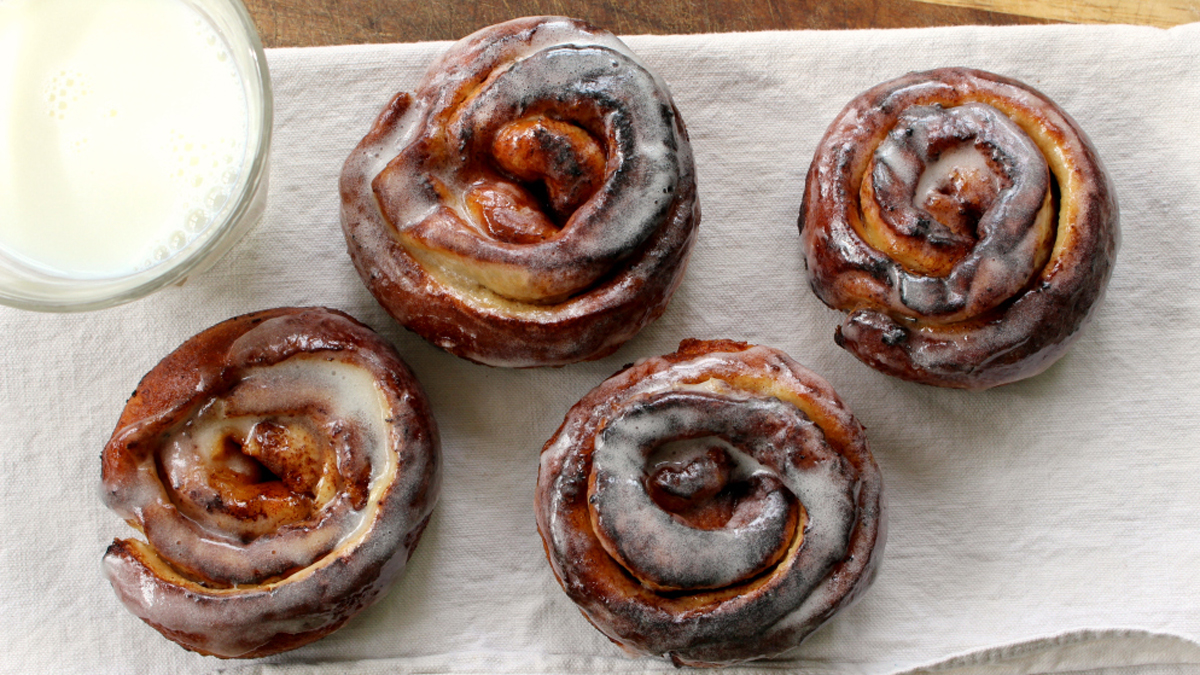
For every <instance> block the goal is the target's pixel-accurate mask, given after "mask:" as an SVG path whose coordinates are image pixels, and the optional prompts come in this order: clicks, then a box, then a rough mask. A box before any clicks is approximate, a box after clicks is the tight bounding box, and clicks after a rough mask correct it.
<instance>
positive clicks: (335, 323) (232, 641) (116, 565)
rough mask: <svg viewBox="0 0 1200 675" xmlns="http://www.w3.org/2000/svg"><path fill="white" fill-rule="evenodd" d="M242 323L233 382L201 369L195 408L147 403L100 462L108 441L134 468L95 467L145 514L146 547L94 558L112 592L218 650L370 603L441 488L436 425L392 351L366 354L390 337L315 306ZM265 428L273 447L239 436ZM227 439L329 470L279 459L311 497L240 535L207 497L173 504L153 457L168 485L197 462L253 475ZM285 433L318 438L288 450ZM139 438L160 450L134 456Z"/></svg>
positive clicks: (111, 497) (124, 502) (115, 493)
mask: <svg viewBox="0 0 1200 675" xmlns="http://www.w3.org/2000/svg"><path fill="white" fill-rule="evenodd" d="M238 320H245V319H244V318H240V319H235V320H233V321H238ZM259 321H262V322H261V323H259ZM252 324H253V325H255V326H256V327H254V328H252V329H250V330H248V331H246V332H245V333H243V334H241V336H240V337H238V339H237V340H235V341H234V342H233V343H232V346H231V347H230V349H229V351H230V353H232V354H233V355H234V357H233V358H232V359H231V361H226V362H225V363H226V365H227V367H228V364H229V363H231V362H232V363H235V364H238V365H240V366H241V368H239V369H237V370H236V374H237V378H236V379H235V380H232V381H228V382H226V381H225V380H221V381H220V382H218V380H217V378H216V377H215V373H216V372H229V371H220V370H219V369H213V370H212V371H209V370H204V369H201V370H199V371H198V372H197V373H196V375H195V376H196V380H197V383H196V391H197V392H198V394H199V398H197V399H193V400H192V402H191V403H189V405H190V410H189V409H186V408H168V409H166V410H157V411H151V414H152V415H153V416H152V417H150V418H145V419H135V420H134V421H133V423H132V424H131V426H130V427H127V428H126V429H124V430H119V431H118V432H117V433H116V434H114V439H113V441H110V447H109V448H106V457H107V455H108V453H109V450H110V449H112V448H117V449H118V450H115V451H114V452H118V453H120V454H115V455H113V457H112V458H109V459H106V462H108V461H110V460H111V461H113V462H121V461H126V460H133V459H135V458H136V464H135V465H133V466H131V467H129V466H126V465H125V464H121V465H120V467H122V471H124V473H122V472H119V471H117V469H116V468H113V469H111V470H112V471H113V472H115V473H111V474H110V467H109V465H108V464H106V470H105V481H106V493H105V494H106V499H107V501H108V502H109V504H110V506H111V507H112V508H113V509H114V510H116V511H117V512H118V513H121V514H122V515H124V516H125V517H126V518H128V519H130V520H131V521H138V520H140V521H141V522H142V523H143V524H144V525H143V527H144V530H145V533H146V536H147V540H148V541H149V544H146V543H142V542H140V541H137V540H126V541H117V542H114V544H113V546H112V547H110V549H109V551H108V553H107V554H106V555H105V558H104V564H105V570H106V574H107V575H108V577H109V580H110V582H111V583H112V585H113V588H114V590H115V591H116V592H117V594H118V596H119V597H120V598H121V600H122V601H123V602H124V604H125V605H126V606H127V607H128V608H129V609H130V611H132V612H133V613H134V614H136V615H137V616H139V617H141V618H143V619H144V620H145V621H147V622H148V623H150V624H151V625H153V626H155V627H156V628H158V629H159V630H160V631H162V632H163V633H164V634H165V635H167V636H168V637H170V638H171V639H173V640H175V641H177V642H180V644H182V645H184V646H185V647H188V648H190V649H196V650H200V651H204V652H206V653H212V654H216V655H220V656H226V657H238V656H243V655H246V654H250V653H253V652H255V651H256V650H259V649H260V648H264V645H270V646H269V647H267V649H269V651H268V652H267V653H270V651H278V650H280V649H287V648H293V647H295V646H298V644H302V643H303V642H300V643H290V644H289V643H288V641H287V640H288V639H290V638H291V637H294V636H297V635H300V634H304V633H312V634H311V636H310V637H307V638H306V639H304V640H303V641H304V642H306V641H311V640H312V639H315V638H316V637H320V635H321V634H323V632H326V631H328V630H332V629H333V628H336V627H337V626H339V625H341V623H342V622H344V621H345V620H346V619H347V618H349V617H350V616H352V615H353V614H355V613H356V612H357V611H359V610H361V609H362V608H364V607H366V606H368V605H370V604H371V603H372V602H374V600H375V599H376V598H377V597H378V596H379V595H380V594H381V593H382V592H383V591H384V590H386V588H387V587H388V586H389V585H390V584H391V583H392V581H393V580H394V579H395V578H396V577H397V576H398V575H399V574H400V573H401V572H402V571H403V569H404V566H405V563H406V561H407V559H408V555H409V554H410V553H411V549H412V547H413V546H415V545H416V541H417V536H418V535H419V533H420V531H421V530H422V529H423V528H424V525H425V523H426V522H427V520H428V517H429V513H430V511H431V509H432V507H433V504H434V502H435V501H436V497H437V493H438V491H439V483H440V478H439V477H440V469H439V464H440V460H439V459H438V453H439V449H438V444H437V432H436V427H434V426H433V422H432V420H431V419H429V418H428V416H427V408H426V405H427V404H426V403H424V396H423V394H422V393H421V392H420V390H419V387H418V386H417V385H416V383H415V381H414V380H412V379H411V374H410V373H408V372H407V370H406V369H405V368H404V366H403V364H401V363H399V361H398V359H395V358H394V355H393V356H387V355H385V354H383V353H382V352H381V353H376V352H374V351H372V350H378V349H385V348H386V347H385V346H384V343H382V342H381V341H379V342H377V343H376V342H372V340H377V338H375V336H374V335H373V334H370V333H369V331H368V329H366V328H365V327H363V326H361V324H357V323H355V322H353V321H352V320H350V319H349V318H348V317H344V316H342V315H339V314H337V313H332V312H328V311H326V310H320V309H314V310H290V311H289V310H285V311H283V312H282V313H281V314H280V315H278V316H275V317H274V318H268V319H267V320H265V321H263V320H262V319H261V318H260V319H256V320H254V321H253V322H252ZM219 328H221V327H214V329H213V330H214V331H217V330H218V329H219ZM297 331H300V332H297ZM368 335H369V336H370V337H366V336H368ZM347 336H349V338H348V339H349V341H348V342H347V341H346V340H347ZM364 345H365V346H364ZM322 346H325V347H327V348H328V349H329V350H330V351H326V350H325V349H322ZM306 347H308V348H311V349H305V348H306ZM201 349H203V348H201ZM280 350H282V351H280ZM280 359H281V360H280ZM165 363H168V361H166V360H165V361H164V364H165ZM249 363H268V364H271V365H256V366H251V365H248V364H249ZM155 374H157V370H156V372H155V373H152V376H154V375H155ZM148 379H149V378H148ZM222 382H224V383H222ZM410 387H411V388H410ZM205 392H207V394H205ZM220 392H223V393H220ZM180 414H182V415H183V417H182V418H181V419H179V421H178V422H176V423H175V424H174V425H173V426H171V427H169V428H166V430H165V432H163V431H154V432H152V433H150V434H146V433H140V432H139V430H142V429H151V430H153V429H162V428H163V425H164V424H167V422H166V421H165V420H174V419H176V418H177V417H178V416H179V415H180ZM264 426H265V427H266V428H269V429H270V432H271V433H274V434H276V435H275V436H273V437H272V438H271V440H270V441H269V442H268V441H266V440H263V439H264V438H266V437H265V436H260V437H258V438H257V440H256V439H248V436H249V435H250V434H251V433H252V432H253V430H255V429H259V430H261V429H262V428H264ZM231 437H232V438H235V439H237V438H241V439H242V440H243V442H244V443H245V445H243V449H244V450H246V451H247V452H258V451H262V452H273V453H276V454H274V455H269V456H268V455H265V454H264V455H261V456H263V457H267V459H266V460H265V461H267V462H273V461H275V460H277V459H278V460H281V461H282V460H287V459H295V460H297V461H298V462H300V463H301V465H302V466H301V469H305V468H306V467H305V466H303V464H304V460H305V459H306V458H311V457H314V456H315V457H324V458H327V459H329V458H331V462H330V463H331V464H333V465H335V466H332V468H331V467H329V466H326V467H324V469H321V467H320V466H318V467H317V470H323V471H324V474H323V475H321V476H320V477H319V479H317V478H316V476H317V473H315V472H310V473H308V474H306V475H304V476H301V475H299V474H287V473H286V471H287V469H288V467H283V466H277V468H278V469H279V470H280V471H284V474H283V476H284V482H285V483H286V482H287V480H288V478H289V476H290V479H292V480H296V481H299V482H298V483H296V486H298V487H297V489H299V490H301V491H302V492H304V493H305V494H306V495H307V496H308V497H311V498H312V501H313V502H314V504H315V508H314V509H313V511H312V513H311V514H310V515H307V516H304V517H302V518H300V519H298V520H295V521H294V522H284V523H282V525H281V526H280V527H279V528H278V529H277V530H275V531H273V532H265V533H262V534H256V535H255V536H251V537H246V536H245V534H246V533H245V532H244V531H239V530H240V528H239V527H238V526H236V525H235V526H233V527H232V528H226V527H225V526H224V525H225V523H224V522H223V519H222V518H220V517H216V518H214V517H212V514H208V513H203V511H204V509H203V507H204V506H205V505H204V504H201V505H200V506H201V512H202V513H201V516H200V517H198V518H193V517H189V516H188V512H189V509H187V508H185V507H184V504H183V503H182V502H179V503H178V508H177V502H176V501H173V500H186V499H188V498H189V495H188V494H187V492H186V491H177V492H173V493H172V492H171V490H170V489H169V488H164V487H163V485H162V484H161V483H160V482H159V478H158V470H157V467H158V462H160V461H161V462H162V463H163V465H164V469H165V471H164V473H165V474H166V475H167V477H168V479H170V478H171V476H172V475H175V476H182V477H184V478H187V479H189V480H190V479H191V478H193V477H194V475H195V474H196V473H199V472H203V471H204V470H205V469H211V470H215V471H217V472H220V471H221V470H229V471H231V472H240V473H242V474H243V475H245V476H254V475H256V472H259V471H260V468H259V467H257V466H256V465H255V463H254V462H253V461H252V460H251V459H250V458H249V457H245V456H241V457H239V456H238V455H237V454H236V453H234V454H232V455H230V452H229V451H228V448H226V447H225V446H226V444H227V441H228V439H229V438H231ZM293 441H295V442H297V443H308V442H309V441H314V442H315V443H316V445H320V446H323V447H305V448H292V447H290V446H288V445H287V443H290V442H293ZM143 442H145V443H147V444H148V446H153V447H154V448H155V449H153V450H149V449H148V450H146V451H143V450H142V449H141V448H142V445H141V443H143ZM132 443H137V445H136V446H135V445H133V444H132ZM253 443H259V446H257V447H253V446H252V445H251V444H253ZM264 443H266V444H267V445H263V444H264ZM223 448H224V449H223ZM264 448H265V450H264ZM121 449H123V452H122V451H121ZM293 450H295V451H296V452H292V451H293ZM121 458H125V459H121ZM156 458H158V459H156ZM114 466H116V465H114ZM309 468H311V467H309ZM260 477H261V476H260ZM268 478H269V476H268ZM211 480H213V481H216V482H218V483H219V480H217V479H216V478H213V479H211ZM217 487H220V486H217ZM251 487H254V486H253V485H251ZM277 487H278V486H277ZM219 492H220V490H219V489H218V490H215V491H213V494H218V493H219ZM168 495H170V496H168ZM204 496H205V495H203V494H202V495H201V497H204ZM210 496H211V495H210ZM218 496H219V494H218ZM190 512H191V513H196V511H195V510H194V509H191V510H190ZM286 519H287V516H286V515H285V517H284V520H286ZM206 556H207V557H206ZM175 559H180V560H182V564H180V565H178V566H177V565H176V560H175ZM279 560H284V561H285V564H284V565H283V566H282V567H283V569H280V565H279V564H278V561H279ZM193 568H197V569H199V573H194V571H192V570H193ZM202 579H207V580H208V581H202ZM222 582H224V583H222ZM313 632H315V633H313ZM280 638H282V639H283V642H277V641H278V640H279V639H280Z"/></svg>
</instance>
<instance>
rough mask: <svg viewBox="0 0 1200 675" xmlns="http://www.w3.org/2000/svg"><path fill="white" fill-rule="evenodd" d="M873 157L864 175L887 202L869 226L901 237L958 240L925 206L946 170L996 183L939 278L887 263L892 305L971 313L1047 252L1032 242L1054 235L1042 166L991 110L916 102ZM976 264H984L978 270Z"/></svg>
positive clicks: (1032, 270)
mask: <svg viewBox="0 0 1200 675" xmlns="http://www.w3.org/2000/svg"><path fill="white" fill-rule="evenodd" d="M948 140H949V141H955V142H954V143H953V144H952V145H951V147H950V148H949V149H948V151H946V152H942V153H940V154H938V151H937V150H936V149H935V148H937V147H938V146H939V144H945V143H946V142H947V141H948ZM985 148H986V150H987V153H988V154H987V155H986V156H985V155H984V152H985ZM875 162H876V163H875V170H874V172H873V173H872V175H871V177H870V180H872V181H873V184H874V190H875V194H876V195H880V196H881V198H882V199H883V200H884V201H883V202H881V206H883V205H884V204H887V205H890V206H891V210H889V209H888V208H886V207H885V208H882V209H881V210H880V218H881V219H883V222H881V223H879V224H878V225H875V226H877V227H891V228H894V229H896V230H897V232H898V233H899V235H900V236H904V237H916V238H928V239H930V240H936V239H942V240H945V241H953V240H955V239H956V238H958V235H956V234H954V233H952V232H951V231H950V229H949V228H948V227H947V226H946V225H944V224H942V223H940V222H938V221H937V219H936V218H934V216H933V215H931V214H930V213H929V212H928V211H926V210H925V209H924V208H923V206H924V205H925V204H927V203H928V202H929V199H930V196H931V195H932V194H933V192H934V191H935V190H937V189H938V188H941V187H944V186H946V184H947V182H948V181H949V179H950V177H951V175H952V174H954V173H957V174H958V176H959V177H960V178H961V179H966V180H970V181H982V182H984V183H985V184H989V185H991V186H993V187H996V186H999V189H998V190H996V193H997V194H996V197H995V199H994V200H993V201H992V203H991V204H990V205H989V206H988V208H987V210H986V211H985V212H984V213H983V214H982V215H981V216H980V219H979V222H978V224H977V226H976V230H977V232H978V241H976V242H975V243H974V245H973V246H972V248H971V250H970V253H969V254H968V255H966V256H965V257H964V258H962V259H961V260H959V261H958V262H957V263H955V264H954V266H953V269H952V270H951V271H950V273H949V274H948V275H947V276H944V277H940V276H926V275H923V274H918V273H914V272H910V271H908V270H907V269H905V268H904V267H903V266H901V265H898V264H894V263H893V264H891V265H889V267H888V274H889V276H890V278H891V279H892V282H891V285H890V287H891V290H890V293H891V298H890V305H891V308H892V309H893V310H895V311H897V312H899V313H901V314H908V315H911V314H913V313H916V314H917V315H919V316H924V317H927V318H932V317H937V319H938V320H939V321H943V322H947V321H959V320H962V319H964V318H967V317H973V316H979V315H980V314H982V313H983V312H985V311H987V310H989V309H991V308H993V307H995V306H997V305H998V304H1000V303H1001V302H1003V301H1004V300H1006V299H1007V298H1010V297H1012V296H1013V295H1014V294H1015V293H1017V292H1018V291H1020V290H1021V288H1023V287H1024V286H1025V285H1026V284H1028V283H1029V281H1030V279H1032V278H1033V275H1034V274H1036V273H1037V272H1038V271H1040V269H1041V263H1042V262H1043V261H1044V259H1045V255H1039V250H1044V251H1045V252H1046V253H1048V252H1049V244H1050V242H1052V241H1053V239H1052V237H1053V230H1052V223H1051V218H1050V207H1049V199H1050V196H1049V195H1050V183H1049V180H1050V174H1049V169H1048V167H1047V165H1046V161H1045V159H1044V158H1043V156H1042V154H1041V151H1040V150H1039V149H1038V148H1037V146H1036V145H1035V144H1034V142H1033V141H1032V140H1031V139H1030V138H1029V136H1028V135H1026V134H1025V132H1024V131H1022V130H1021V128H1020V127H1018V126H1017V125H1016V124H1015V123H1014V122H1013V121H1011V120H1010V119H1009V118H1008V117H1006V116H1005V115H1004V114H1003V113H1001V112H1000V111H999V110H997V109H996V108H993V107H992V106H990V105H985V104H982V103H966V104H964V105H961V106H957V107H953V108H942V107H940V106H914V107H912V108H910V109H909V110H907V111H905V112H904V113H903V114H901V115H900V117H899V120H898V122H897V125H896V128H895V129H894V130H893V131H892V132H891V133H889V134H888V136H887V138H886V139H885V140H884V141H883V142H882V143H880V145H879V147H878V149H877V150H876V153H875ZM1001 175H1002V176H1003V178H1004V179H1006V180H1007V181H1008V185H1007V186H1006V185H1004V184H1002V183H1001ZM900 195H904V196H903V197H901V196H900ZM981 268H986V269H984V270H982V273H980V272H981Z"/></svg>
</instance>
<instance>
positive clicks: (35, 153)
mask: <svg viewBox="0 0 1200 675" xmlns="http://www.w3.org/2000/svg"><path fill="white" fill-rule="evenodd" d="M248 110H249V108H248V106H247V96H246V93H245V90H244V87H243V80H242V79H241V77H240V75H239V72H238V68H237V65H236V62H235V58H234V56H233V54H232V53H231V50H230V48H229V45H228V44H227V43H226V41H225V39H224V38H223V37H222V35H221V34H220V33H219V32H218V30H217V28H215V27H214V25H213V24H212V23H210V22H209V20H208V18H207V17H206V16H205V15H204V14H202V13H201V12H200V11H198V10H197V9H195V8H194V7H193V6H192V5H191V4H189V3H186V2H183V1H182V0H154V1H148V0H105V1H104V2H78V1H75V0H4V1H3V2H0V254H2V255H3V257H4V258H7V260H4V261H2V262H3V263H4V264H6V265H9V266H12V265H17V266H23V267H25V268H28V269H31V270H35V271H36V272H37V273H40V274H43V275H49V276H52V277H62V278H68V279H108V278H114V277H122V276H126V275H129V274H133V273H136V272H139V271H142V270H145V269H148V268H151V267H154V266H155V265H158V264H159V263H162V262H163V261H166V260H168V259H171V258H172V257H173V256H174V255H175V254H176V253H178V252H179V251H181V250H183V249H184V248H185V247H186V246H188V245H189V244H191V243H192V242H194V241H195V240H197V239H200V238H204V237H206V236H207V235H208V234H209V230H210V226H211V225H213V223H214V222H218V221H219V219H220V218H223V217H224V212H225V210H226V208H225V207H226V206H227V202H229V201H230V198H231V197H236V195H237V191H238V188H239V179H240V178H241V177H242V174H243V172H244V166H245V165H246V164H247V163H248V162H249V161H250V159H251V158H248V157H247V146H248V143H247V138H248V116H249V113H248ZM251 154H253V153H251Z"/></svg>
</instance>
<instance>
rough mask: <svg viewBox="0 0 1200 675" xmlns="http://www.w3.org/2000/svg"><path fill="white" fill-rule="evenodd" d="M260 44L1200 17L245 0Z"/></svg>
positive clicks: (653, 2) (1111, 9) (640, 2)
mask: <svg viewBox="0 0 1200 675" xmlns="http://www.w3.org/2000/svg"><path fill="white" fill-rule="evenodd" d="M244 2H245V3H246V6H247V8H248V9H249V10H250V13H251V15H253V17H254V20H255V22H256V23H257V24H258V29H259V33H260V34H261V35H262V38H263V43H264V45H266V46H267V47H308V46H315V45H333V44H362V43H372V42H417V41H423V40H456V39H458V38H460V37H462V36H464V35H467V34H468V33H471V32H472V31H474V30H476V29H478V28H481V27H483V26H486V25H489V24H493V23H497V22H499V21H503V20H505V19H510V18H513V17H517V16H525V15H530V14H565V15H568V16H574V17H578V18H581V19H586V20H588V21H591V22H593V23H596V24H598V25H600V26H604V27H605V28H608V29H609V30H611V31H613V32H615V33H618V34H622V35H636V34H645V33H656V34H677V33H711V32H731V31H751V30H798V29H821V30H840V29H852V28H915V27H923V26H953V25H966V24H986V25H1007V24H1022V23H1047V22H1081V23H1136V24H1146V25H1152V26H1170V25H1176V24H1180V23H1188V22H1192V21H1200V0H1083V1H1081V2H1080V1H1074V0H923V1H922V0H617V1H614V0H504V1H503V2H478V1H477V0H244Z"/></svg>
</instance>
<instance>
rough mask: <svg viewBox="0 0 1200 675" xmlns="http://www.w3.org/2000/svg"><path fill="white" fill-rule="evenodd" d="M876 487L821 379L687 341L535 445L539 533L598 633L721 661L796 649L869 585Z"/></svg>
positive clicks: (645, 650) (699, 661)
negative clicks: (537, 450) (541, 444)
mask: <svg viewBox="0 0 1200 675" xmlns="http://www.w3.org/2000/svg"><path fill="white" fill-rule="evenodd" d="M881 489H882V487H881V481H880V477H879V473H878V469H877V467H876V466H875V463H874V460H873V459H872V457H871V455H870V452H869V451H868V450H867V445H866V439H865V437H864V434H863V430H862V427H861V425H859V424H858V422H857V421H856V420H855V419H854V417H853V416H852V415H851V414H850V412H849V411H848V410H847V409H846V408H845V406H844V405H843V404H842V403H841V401H840V400H839V399H838V397H837V395H836V394H835V393H834V391H833V390H832V389H831V388H830V387H829V385H828V384H827V383H825V382H824V381H823V380H822V379H821V378H819V377H817V376H816V375H815V374H813V373H812V372H810V371H808V370H806V369H805V368H804V367H802V366H800V365H799V364H797V363H796V362H795V361H793V360H792V359H790V358H789V357H787V356H786V355H785V354H783V353H782V352H779V351H777V350H773V349H770V348H767V347H761V346H752V345H748V344H744V343H737V342H730V341H720V340H719V341H697V340H687V341H684V342H683V343H682V344H681V345H680V349H679V351H678V352H676V353H674V354H669V355H667V356H663V357H657V358H652V359H646V360H643V361H640V362H638V363H637V364H635V365H633V366H632V367H630V368H628V369H626V370H624V371H622V372H620V373H618V374H617V375H615V376H614V377H612V378H610V379H609V380H607V381H605V382H604V383H602V384H601V385H600V386H598V387H597V388H596V389H594V390H593V391H592V392H590V393H589V394H588V395H587V396H585V397H584V398H583V399H582V400H581V401H580V402H579V403H578V404H576V405H575V406H574V407H573V408H572V409H571V411H570V412H569V413H568V414H567V417H566V420H565V421H564V422H563V424H562V426H561V427H560V428H559V430H558V432H557V433H556V434H555V436H554V437H553V438H551V439H550V441H549V442H547V443H546V446H545V448H544V449H543V450H542V458H541V468H540V472H539V476H538V491H537V521H538V529H539V531H540V532H541V535H542V539H543V542H544V543H545V546H546V553H547V556H548V558H549V560H550V564H551V568H552V569H553V570H554V573H555V575H556V576H557V578H558V579H559V581H560V583H561V584H562V586H563V589H564V590H565V591H566V592H567V595H568V596H570V597H571V599H572V600H574V601H575V603H576V604H578V605H579V607H580V609H581V610H582V611H583V613H584V615H585V616H586V617H587V619H588V620H589V621H590V622H591V623H592V624H594V625H595V626H596V627H597V628H599V629H600V631H601V632H603V633H604V634H605V635H607V636H608V637H609V638H610V639H612V640H613V641H614V642H616V643H617V644H619V645H621V646H622V647H624V648H625V649H626V650H628V651H629V652H631V653H634V654H648V655H657V656H664V657H667V658H670V659H672V660H673V661H674V662H675V663H676V664H688V665H722V664H729V663H736V662H740V661H746V660H749V659H754V658H760V657H765V656H772V655H777V654H781V653H783V652H786V651H787V650H789V649H792V648H794V647H795V646H797V645H798V644H799V643H800V642H801V641H802V640H803V639H804V638H805V637H807V636H808V635H809V634H810V633H811V632H812V631H814V630H816V628H817V627H819V626H820V625H821V623H823V622H824V621H825V620H826V619H828V618H829V617H830V616H832V615H833V613H834V612H836V611H837V610H838V609H840V608H841V607H843V606H845V605H847V604H849V603H850V602H851V601H853V600H854V599H855V598H856V597H858V596H859V594H861V593H862V592H863V591H864V590H865V589H866V587H867V586H868V585H869V584H870V583H871V581H872V579H873V577H874V574H875V570H876V567H877V565H878V562H879V559H880V557H881V555H882V551H883V539H884V529H885V528H884V513H883V502H882V493H881Z"/></svg>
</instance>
